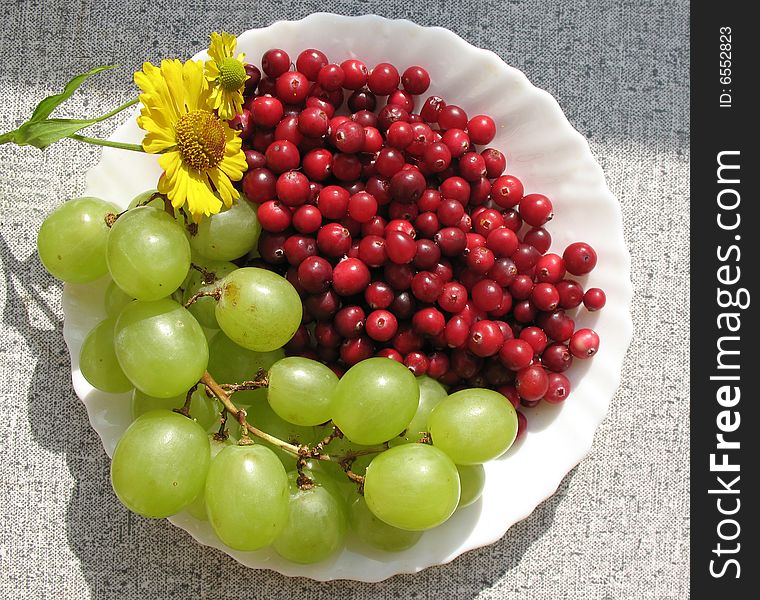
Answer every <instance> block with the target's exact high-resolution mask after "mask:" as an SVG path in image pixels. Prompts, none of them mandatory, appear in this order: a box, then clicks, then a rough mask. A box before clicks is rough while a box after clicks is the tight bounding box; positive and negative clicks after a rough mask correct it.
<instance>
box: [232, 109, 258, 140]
mask: <svg viewBox="0 0 760 600" xmlns="http://www.w3.org/2000/svg"><path fill="white" fill-rule="evenodd" d="M228 123H229V126H230V128H231V129H236V130H238V131H239V132H240V137H241V138H243V139H244V140H245V139H248V137H249V136H250V135H251V132H252V131H253V119H252V117H251V112H250V111H249V110H248V109H247V108H244V109H243V112H241V113H238V114H236V115H235V116H234V117H232V118H231V119H230V120H229V121H228Z"/></svg>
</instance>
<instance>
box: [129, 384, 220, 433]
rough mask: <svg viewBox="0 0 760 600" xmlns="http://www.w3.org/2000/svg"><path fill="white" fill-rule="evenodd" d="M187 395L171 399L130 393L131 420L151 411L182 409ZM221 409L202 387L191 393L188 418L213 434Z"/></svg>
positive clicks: (217, 402)
mask: <svg viewBox="0 0 760 600" xmlns="http://www.w3.org/2000/svg"><path fill="white" fill-rule="evenodd" d="M186 396H187V394H180V395H179V396H173V397H171V398H154V397H153V396H148V395H147V394H145V393H144V392H141V391H140V390H135V391H134V392H133V393H132V418H133V419H137V418H138V417H140V415H144V414H145V413H147V412H150V411H151V410H156V409H158V408H162V409H164V410H174V409H175V408H182V407H183V406H184V404H185V398H186ZM221 410H222V407H221V404H220V402H219V401H218V400H216V399H214V398H209V397H208V395H207V394H206V392H205V390H204V388H203V386H202V385H200V386H198V388H197V389H196V390H195V391H194V392H193V395H192V398H191V399H190V416H191V417H192V418H193V419H195V420H196V421H198V424H199V425H200V426H201V427H203V429H205V430H206V431H208V432H210V433H213V432H215V431H216V430H217V429H218V428H219V418H220V417H219V415H220V413H221Z"/></svg>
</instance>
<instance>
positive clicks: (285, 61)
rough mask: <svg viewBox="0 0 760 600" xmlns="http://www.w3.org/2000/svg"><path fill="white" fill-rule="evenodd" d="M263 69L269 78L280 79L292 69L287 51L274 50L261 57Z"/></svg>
mask: <svg viewBox="0 0 760 600" xmlns="http://www.w3.org/2000/svg"><path fill="white" fill-rule="evenodd" d="M261 68H262V70H263V71H264V73H266V74H267V75H269V77H279V76H280V75H282V74H283V73H285V72H286V71H287V70H288V69H289V68H290V57H289V56H288V53H287V52H285V50H280V49H279V48H272V49H271V50H267V51H266V52H264V56H262V57H261Z"/></svg>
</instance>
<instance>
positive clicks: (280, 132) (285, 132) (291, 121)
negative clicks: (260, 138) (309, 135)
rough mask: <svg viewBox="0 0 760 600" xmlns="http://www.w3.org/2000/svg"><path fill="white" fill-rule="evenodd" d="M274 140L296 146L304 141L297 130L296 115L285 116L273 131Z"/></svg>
mask: <svg viewBox="0 0 760 600" xmlns="http://www.w3.org/2000/svg"><path fill="white" fill-rule="evenodd" d="M274 138H275V139H276V140H287V141H288V142H292V143H294V144H295V145H296V146H298V145H299V144H302V143H303V141H304V137H303V134H302V133H301V130H300V129H299V128H298V117H297V116H296V115H285V116H284V117H282V120H281V121H280V122H279V123H278V124H277V127H275V129H274Z"/></svg>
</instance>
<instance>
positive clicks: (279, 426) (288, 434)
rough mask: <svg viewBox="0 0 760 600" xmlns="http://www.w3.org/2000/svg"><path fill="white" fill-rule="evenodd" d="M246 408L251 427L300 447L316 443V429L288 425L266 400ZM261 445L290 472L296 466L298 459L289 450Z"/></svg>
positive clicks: (233, 398)
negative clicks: (270, 451)
mask: <svg viewBox="0 0 760 600" xmlns="http://www.w3.org/2000/svg"><path fill="white" fill-rule="evenodd" d="M237 397H238V394H237V393H236V394H234V395H233V397H232V401H233V402H235V401H236V398H237ZM245 408H246V412H247V413H248V417H247V420H248V422H249V423H250V424H251V425H253V426H254V427H256V428H257V429H259V430H261V431H263V432H265V433H268V434H269V435H272V436H274V437H276V438H277V439H279V440H282V441H283V442H288V443H290V444H293V445H295V446H298V445H300V444H304V445H307V444H312V443H314V442H315V441H316V440H315V438H316V437H317V435H316V431H315V428H314V427H305V426H303V425H295V424H293V423H288V422H287V421H285V420H284V419H281V418H280V417H279V416H278V415H277V413H275V412H274V411H273V410H272V408H271V407H270V406H269V404H268V403H267V402H266V400H263V401H262V400H260V399H259V400H257V401H256V402H254V403H253V404H250V405H248V406H246V407H245ZM260 443H262V444H264V445H266V446H267V447H268V448H270V449H271V450H272V451H273V452H274V453H275V455H276V456H277V457H278V458H279V459H280V460H281V461H282V464H283V465H284V466H285V467H286V468H287V469H288V470H290V469H292V468H293V467H294V466H295V464H296V457H295V456H294V455H293V454H291V453H290V452H288V451H287V450H283V449H281V448H278V447H276V446H272V445H270V444H269V442H266V441H263V440H262V441H260Z"/></svg>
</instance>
